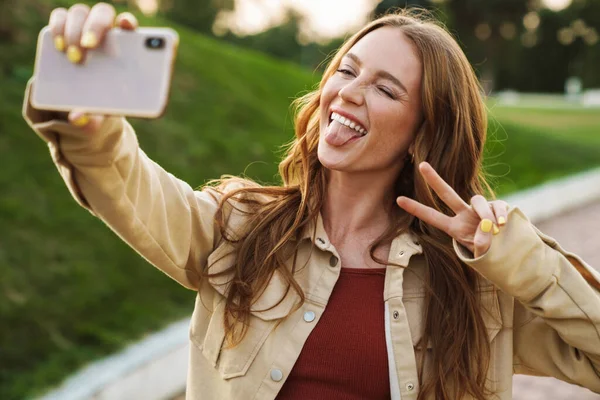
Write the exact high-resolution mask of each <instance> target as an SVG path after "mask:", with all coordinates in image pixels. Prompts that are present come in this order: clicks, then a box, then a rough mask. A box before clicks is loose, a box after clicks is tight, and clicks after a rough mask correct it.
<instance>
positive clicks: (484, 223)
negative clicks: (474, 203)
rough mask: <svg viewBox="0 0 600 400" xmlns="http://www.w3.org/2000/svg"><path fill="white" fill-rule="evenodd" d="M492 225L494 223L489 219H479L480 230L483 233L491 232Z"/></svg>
mask: <svg viewBox="0 0 600 400" xmlns="http://www.w3.org/2000/svg"><path fill="white" fill-rule="evenodd" d="M492 225H494V223H493V222H492V221H491V220H489V219H482V220H481V224H480V228H481V231H482V232H484V233H489V232H491V230H492Z"/></svg>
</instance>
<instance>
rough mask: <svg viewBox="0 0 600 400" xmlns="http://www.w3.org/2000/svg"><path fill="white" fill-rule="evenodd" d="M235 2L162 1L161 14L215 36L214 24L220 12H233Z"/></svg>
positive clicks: (230, 0)
mask: <svg viewBox="0 0 600 400" xmlns="http://www.w3.org/2000/svg"><path fill="white" fill-rule="evenodd" d="M234 8H235V4H234V0H162V1H161V2H160V10H161V14H163V15H164V16H166V17H167V18H169V19H171V20H173V21H175V22H177V23H179V24H181V25H185V26H187V27H189V28H192V29H195V30H197V31H198V32H201V33H204V34H208V35H213V30H212V27H213V24H214V22H215V19H216V17H217V15H218V14H219V12H220V11H222V10H233V9H234Z"/></svg>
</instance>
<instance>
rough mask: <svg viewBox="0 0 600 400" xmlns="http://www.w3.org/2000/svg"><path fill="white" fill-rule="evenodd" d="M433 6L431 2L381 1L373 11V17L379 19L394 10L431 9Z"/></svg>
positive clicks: (428, 0) (426, 0) (408, 0)
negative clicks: (410, 8)
mask: <svg viewBox="0 0 600 400" xmlns="http://www.w3.org/2000/svg"><path fill="white" fill-rule="evenodd" d="M432 5H433V4H432V1H431V0H381V1H380V2H379V3H378V4H377V6H376V7H375V9H374V10H373V16H375V17H377V16H379V15H382V14H384V13H385V12H386V11H388V10H391V9H394V8H404V7H415V6H420V7H423V8H431V7H432Z"/></svg>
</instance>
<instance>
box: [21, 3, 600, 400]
mask: <svg viewBox="0 0 600 400" xmlns="http://www.w3.org/2000/svg"><path fill="white" fill-rule="evenodd" d="M114 17H115V11H114V9H113V8H112V7H111V6H109V5H107V4H98V5H96V6H94V7H93V8H92V9H91V10H90V9H89V8H88V7H87V6H84V5H81V4H79V5H75V6H73V7H72V8H70V9H69V10H68V11H67V10H65V9H56V10H54V11H53V13H52V14H51V17H50V26H51V28H52V31H53V33H54V35H55V40H56V41H55V43H56V47H57V49H58V51H66V56H67V57H69V59H70V60H71V61H72V62H75V63H77V62H79V61H80V60H81V59H82V57H83V53H84V52H85V51H88V50H89V49H93V48H94V47H96V46H98V44H99V43H101V41H102V39H103V36H104V34H105V33H106V31H107V30H108V29H110V27H111V26H112V25H113V20H114ZM116 23H117V24H118V25H119V26H121V27H122V28H125V29H135V28H136V26H137V22H136V20H135V18H133V16H132V15H130V14H122V15H120V16H119V17H118V18H117V21H116ZM32 84H35V82H34V81H33V80H32ZM297 106H298V112H297V115H296V138H295V139H294V141H293V143H292V144H291V146H290V147H289V150H288V152H287V155H286V157H285V159H284V160H283V161H282V162H281V164H280V174H281V177H282V180H283V182H284V185H283V186H282V187H261V186H259V185H257V184H254V183H252V182H249V181H247V180H242V179H239V178H228V179H222V180H218V181H215V182H214V185H212V186H207V187H205V188H204V189H203V190H201V191H194V190H193V189H192V188H191V187H190V186H189V185H187V184H186V183H184V182H182V181H180V180H178V179H176V178H175V177H173V176H172V175H170V174H168V173H167V172H165V171H164V170H163V169H162V168H161V167H160V166H158V165H157V164H155V163H153V162H152V161H151V160H149V159H148V157H147V156H146V155H145V154H144V153H143V152H142V150H140V149H139V147H138V142H137V140H136V136H135V133H134V131H133V130H132V128H131V126H130V125H129V124H128V123H127V122H126V121H125V120H124V119H123V118H117V117H110V118H104V117H101V116H88V115H86V114H84V113H83V112H81V111H73V112H71V113H70V114H69V116H68V118H67V119H66V120H65V119H64V116H61V115H53V114H49V113H46V112H43V111H40V110H35V109H33V108H32V107H31V106H30V104H29V102H28V101H26V103H25V110H24V111H25V117H26V119H27V121H28V122H29V123H30V125H31V126H32V127H33V129H34V130H35V131H36V132H37V133H38V134H39V135H40V136H41V137H42V138H43V139H44V140H45V141H46V142H48V144H49V146H50V150H51V154H52V157H53V160H54V162H55V163H56V165H57V167H58V169H59V171H60V173H61V175H62V177H63V178H64V180H65V182H66V184H67V186H68V188H69V190H70V191H71V193H72V194H73V196H74V197H75V199H76V200H77V201H78V203H79V204H80V205H81V206H83V207H85V208H86V209H88V210H89V211H90V212H92V213H93V214H94V215H96V216H97V217H98V218H100V219H102V220H103V221H104V222H105V223H106V224H107V225H109V226H110V227H111V229H113V230H114V231H115V232H116V233H117V234H118V235H119V236H120V237H121V238H122V239H123V240H125V241H126V242H127V243H128V244H129V245H131V247H133V248H134V249H135V250H136V251H138V252H139V253H140V254H141V255H142V256H143V257H145V258H146V259H147V260H148V261H149V262H150V263H152V264H153V265H155V266H156V267H158V268H159V269H161V270H162V271H163V272H165V273H166V274H168V275H169V276H171V277H172V278H173V279H175V280H177V281H178V282H180V283H181V284H182V285H183V286H186V287H188V288H190V289H192V290H195V291H197V292H198V296H197V300H196V307H195V311H194V314H193V316H192V322H191V327H190V339H191V342H192V346H191V351H190V368H189V376H188V387H187V397H188V398H191V399H275V398H277V399H323V398H328V399H385V398H392V399H400V398H402V399H459V398H475V399H487V398H494V396H495V398H500V399H510V398H511V385H512V374H513V372H517V373H528V374H536V375H550V376H555V377H557V378H559V379H562V380H565V381H568V382H573V383H577V384H579V385H582V386H585V387H588V388H590V389H591V390H593V391H596V392H600V376H599V371H600V335H599V332H600V291H599V289H600V278H599V276H598V274H597V273H596V272H595V271H594V270H592V269H591V268H590V267H589V266H587V265H586V264H585V263H584V262H583V261H581V259H579V258H578V257H577V256H575V255H573V254H570V253H567V252H565V251H563V250H562V249H561V248H560V247H559V246H558V245H557V244H556V243H555V242H554V241H553V240H552V239H551V238H548V237H546V236H544V235H543V234H541V233H539V232H538V231H536V229H535V228H534V227H533V226H532V225H531V224H530V223H529V222H528V220H527V218H526V217H525V216H524V215H523V214H522V212H521V211H520V210H519V209H518V208H509V207H508V206H507V205H506V203H504V202H502V201H495V202H491V203H488V202H487V201H486V200H485V198H484V197H483V194H485V190H486V189H487V186H486V184H485V181H484V179H483V177H482V173H481V158H482V150H483V146H484V142H485V132H486V112H485V108H484V104H483V102H482V99H481V95H480V90H479V86H478V82H477V79H476V77H475V75H474V73H473V70H472V68H471V67H470V65H469V64H468V62H467V60H466V58H465V56H464V54H463V52H462V51H461V50H460V48H459V46H458V45H457V44H456V42H455V41H454V40H453V39H452V38H451V36H450V35H449V34H448V33H447V32H446V31H445V30H444V29H443V28H441V27H439V26H438V25H436V24H435V23H434V22H431V21H426V20H425V19H424V18H422V17H420V16H418V15H416V14H414V13H413V14H411V13H409V12H401V13H399V14H396V15H389V16H386V17H383V18H380V19H378V20H376V21H374V22H372V23H370V24H368V25H367V26H366V27H365V28H363V29H362V30H361V31H360V32H358V33H357V34H356V35H354V36H353V37H352V38H350V39H349V40H348V41H347V42H346V43H345V44H344V45H343V46H342V47H341V49H340V50H339V52H338V53H337V55H336V56H335V57H334V58H333V59H332V61H331V62H330V64H329V66H328V68H327V70H326V71H325V73H324V75H323V79H322V81H321V84H320V86H319V88H318V89H317V90H316V91H315V92H313V93H310V94H308V95H306V96H304V97H303V98H301V99H299V100H298V101H297ZM415 166H418V168H415ZM436 171H438V172H436ZM438 173H439V174H438ZM432 189H433V190H432ZM488 192H489V191H488ZM498 289H499V290H498ZM382 294H383V295H382Z"/></svg>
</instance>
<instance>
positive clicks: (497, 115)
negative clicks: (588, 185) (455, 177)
mask: <svg viewBox="0 0 600 400" xmlns="http://www.w3.org/2000/svg"><path fill="white" fill-rule="evenodd" d="M485 164H486V171H487V172H488V173H489V175H490V180H491V181H492V183H493V184H494V185H495V187H496V190H497V193H498V194H500V195H502V194H506V193H510V192H513V191H516V190H520V189H525V188H528V187H531V186H534V185H538V184H540V183H543V182H546V181H549V180H552V179H556V178H559V177H563V176H566V175H571V174H573V173H577V172H580V171H583V170H586V169H589V168H591V167H596V166H600V112H598V110H590V109H583V108H580V109H564V110H561V109H554V110H548V109H535V108H528V109H518V108H508V107H493V108H492V109H491V113H490V128H489V136H488V145H487V149H486V162H485Z"/></svg>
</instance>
